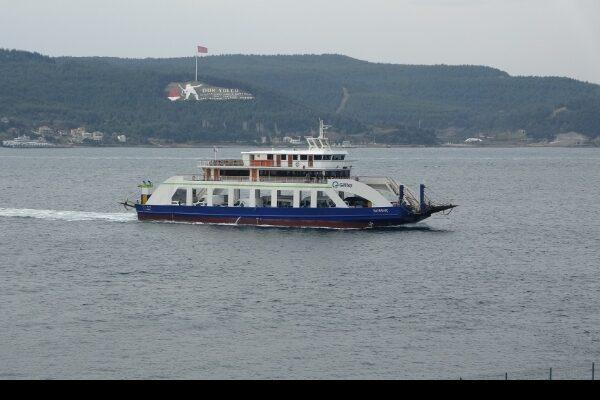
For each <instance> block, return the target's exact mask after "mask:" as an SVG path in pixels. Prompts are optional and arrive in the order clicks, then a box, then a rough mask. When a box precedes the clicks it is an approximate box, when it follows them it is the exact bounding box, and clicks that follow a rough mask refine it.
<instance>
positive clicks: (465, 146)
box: [0, 143, 600, 150]
mask: <svg viewBox="0 0 600 400" xmlns="http://www.w3.org/2000/svg"><path fill="white" fill-rule="evenodd" d="M213 147H217V148H220V149H223V148H239V147H248V148H260V149H265V148H272V149H294V148H298V147H290V146H269V145H257V144H184V143H181V144H169V145H160V146H157V145H148V144H139V145H135V144H134V145H125V146H123V145H102V146H86V145H76V146H65V145H56V146H52V147H43V149H77V148H86V149H94V148H96V149H103V148H104V149H106V148H110V149H116V148H128V149H131V148H148V149H160V148H166V149H186V148H190V149H210V148H213ZM540 147H543V148H563V149H566V148H600V146H596V145H593V144H585V145H558V144H550V143H532V144H526V145H522V144H484V145H481V144H475V145H473V144H440V145H417V144H412V145H411V144H407V145H379V144H373V145H357V146H351V147H333V149H342V150H351V149H386V148H409V149H410V148H458V149H489V148H495V149H499V148H506V149H514V148H540ZM0 148H3V149H9V148H10V149H19V150H22V149H36V150H38V149H40V148H34V147H19V148H11V147H5V146H0Z"/></svg>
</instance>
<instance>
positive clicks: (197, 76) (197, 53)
mask: <svg viewBox="0 0 600 400" xmlns="http://www.w3.org/2000/svg"><path fill="white" fill-rule="evenodd" d="M196 82H198V52H196Z"/></svg>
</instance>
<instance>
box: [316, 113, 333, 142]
mask: <svg viewBox="0 0 600 400" xmlns="http://www.w3.org/2000/svg"><path fill="white" fill-rule="evenodd" d="M329 128H331V125H325V124H324V123H323V120H322V119H321V118H319V139H325V131H326V130H327V129H329Z"/></svg>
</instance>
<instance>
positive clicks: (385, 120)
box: [0, 50, 600, 143]
mask: <svg viewBox="0 0 600 400" xmlns="http://www.w3.org/2000/svg"><path fill="white" fill-rule="evenodd" d="M193 73H194V59H193V58H172V59H119V58H96V57H94V58H72V57H64V58H49V57H44V56H41V55H39V54H35V53H26V52H17V51H2V50H0V117H2V116H6V117H9V118H13V119H16V120H19V121H21V123H23V124H27V123H31V124H46V125H61V124H62V125H69V126H79V125H85V126H89V127H90V129H99V130H104V131H120V132H126V133H129V134H130V135H131V136H132V137H136V138H138V139H139V141H141V142H143V141H144V140H145V139H146V138H149V137H155V138H156V137H157V138H165V139H166V138H170V139H172V140H175V141H205V142H208V141H234V140H254V139H256V138H257V137H258V136H261V135H263V136H264V135H267V136H274V135H279V134H281V135H285V134H286V133H298V134H300V133H303V132H307V131H308V130H310V129H311V128H313V127H314V125H315V121H316V119H317V118H318V117H322V118H324V119H326V120H327V121H328V122H331V123H332V124H333V125H335V127H336V128H337V130H338V131H339V132H340V134H341V135H342V136H343V135H361V134H362V135H367V136H369V135H372V136H371V137H375V138H376V139H377V140H378V141H387V142H391V143H409V142H410V143H433V142H435V140H436V139H435V137H436V136H435V135H436V134H437V135H438V136H440V135H441V134H443V133H447V132H449V131H450V132H454V133H455V134H456V135H458V136H462V137H466V136H468V135H472V134H475V133H486V134H487V133H500V132H511V131H519V130H525V131H526V132H527V135H528V136H529V137H532V138H535V139H545V138H552V137H554V135H556V134H558V133H562V132H571V131H574V132H579V133H582V134H585V135H587V136H590V137H596V136H599V135H600V86H598V85H593V84H588V83H584V82H579V81H575V80H572V79H567V78H536V77H511V76H510V75H508V74H507V73H506V72H503V71H500V70H497V69H494V68H489V67H479V66H445V65H438V66H418V65H394V64H376V63H369V62H365V61H360V60H356V59H352V58H349V57H345V56H340V55H295V56H283V55H280V56H244V55H230V56H209V57H202V58H201V59H200V62H199V75H200V80H201V81H204V82H207V83H210V84H212V85H216V86H224V87H236V88H240V89H243V90H247V91H249V92H251V93H253V94H254V95H255V100H253V101H246V102H240V101H232V102H175V103H171V102H170V101H169V100H168V99H166V98H165V95H164V88H165V87H166V85H167V84H168V83H170V82H174V81H186V80H190V79H192V78H193ZM202 121H207V122H206V123H203V122H202ZM257 124H260V126H261V127H263V128H261V130H262V132H257V130H256V129H242V126H245V127H246V128H247V127H248V126H250V127H255V126H257ZM419 126H420V127H421V129H419V128H418V127H419ZM0 129H2V128H1V126H0ZM381 132H388V134H381Z"/></svg>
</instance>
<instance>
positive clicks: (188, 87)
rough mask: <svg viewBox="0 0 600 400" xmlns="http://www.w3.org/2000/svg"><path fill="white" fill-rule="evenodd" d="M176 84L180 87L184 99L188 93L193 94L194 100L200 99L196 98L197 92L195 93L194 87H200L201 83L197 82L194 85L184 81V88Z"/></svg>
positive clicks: (187, 97)
mask: <svg viewBox="0 0 600 400" xmlns="http://www.w3.org/2000/svg"><path fill="white" fill-rule="evenodd" d="M177 86H179V87H180V88H181V95H182V96H183V95H185V99H184V100H187V99H189V97H190V95H193V96H194V97H195V98H196V100H200V99H199V98H198V93H196V88H199V87H201V86H202V83H201V84H199V85H196V86H192V84H190V83H186V84H185V88H184V87H181V85H177Z"/></svg>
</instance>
